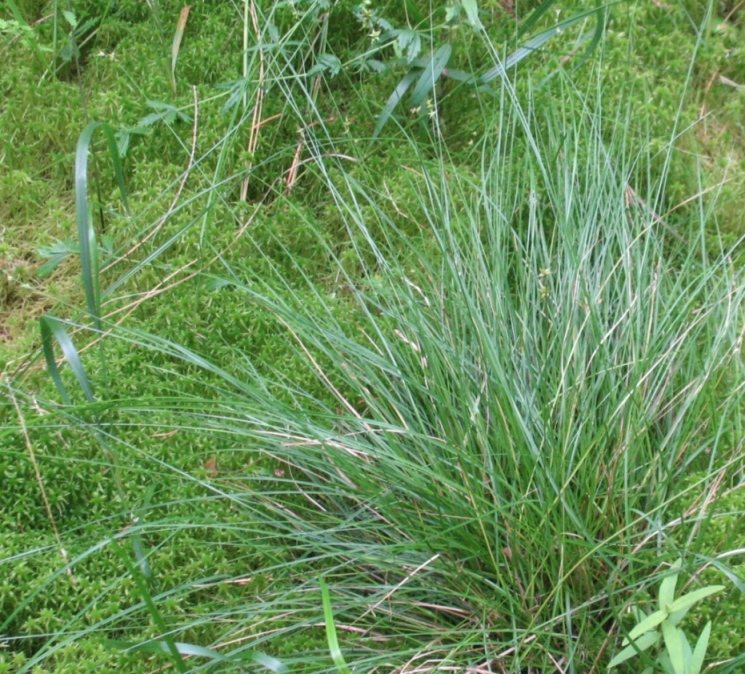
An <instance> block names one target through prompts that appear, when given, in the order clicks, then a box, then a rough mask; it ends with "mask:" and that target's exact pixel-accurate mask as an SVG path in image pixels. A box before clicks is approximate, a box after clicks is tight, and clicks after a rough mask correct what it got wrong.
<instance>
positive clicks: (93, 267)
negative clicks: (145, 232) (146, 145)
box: [75, 122, 129, 329]
mask: <svg viewBox="0 0 745 674" xmlns="http://www.w3.org/2000/svg"><path fill="white" fill-rule="evenodd" d="M98 128H100V129H101V130H102V131H103V133H104V134H105V135H106V139H107V140H108V144H109V154H110V155H111V160H112V163H113V165H114V176H115V178H116V182H117V185H118V187H119V192H120V194H121V197H122V203H123V204H124V208H125V211H128V210H129V205H128V203H127V190H126V188H125V186H124V173H123V172H122V163H121V159H120V157H119V149H118V145H117V141H116V136H115V134H114V130H113V129H112V128H111V127H110V126H109V125H108V124H103V123H101V122H91V123H90V124H88V126H86V127H85V129H83V132H82V133H81V134H80V138H79V139H78V145H77V149H76V152H75V210H76V217H77V224H78V239H79V242H80V264H81V267H82V276H83V289H84V291H85V299H86V304H87V308H88V313H89V314H90V315H91V317H92V318H93V321H94V323H95V326H96V328H97V329H100V328H101V311H100V306H101V295H100V287H99V279H98V270H99V267H98V247H97V245H96V233H95V229H94V227H93V219H92V216H91V211H90V205H89V203H88V152H89V150H90V145H91V141H92V139H93V134H94V132H95V131H96V129H98Z"/></svg>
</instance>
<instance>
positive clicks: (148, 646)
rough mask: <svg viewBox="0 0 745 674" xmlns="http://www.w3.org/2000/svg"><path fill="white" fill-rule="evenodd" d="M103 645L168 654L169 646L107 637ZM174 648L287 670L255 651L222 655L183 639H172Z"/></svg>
mask: <svg viewBox="0 0 745 674" xmlns="http://www.w3.org/2000/svg"><path fill="white" fill-rule="evenodd" d="M104 643H105V645H107V646H110V647H112V648H119V649H121V650H128V651H134V652H139V653H166V654H170V647H169V645H168V643H166V642H165V641H145V642H143V643H140V644H134V643H129V642H127V641H116V640H113V639H109V640H107V641H105V642H104ZM173 644H174V646H175V647H176V650H177V651H178V652H179V653H180V654H181V655H187V656H191V657H199V658H206V659H207V660H212V661H213V662H215V663H225V664H231V665H233V664H241V663H244V662H253V663H254V664H257V665H260V666H262V667H263V668H264V669H267V670H269V671H270V672H276V674H281V673H283V672H288V671H289V670H288V669H287V667H286V666H285V665H284V663H282V662H281V661H279V660H277V659H276V658H273V657H271V656H269V655H266V654H264V653H259V652H257V651H243V652H240V653H236V654H234V655H229V656H228V655H223V654H222V653H220V652H219V651H216V650H214V649H213V648H205V647H204V646H198V645H196V644H189V643H185V642H183V641H174V642H173Z"/></svg>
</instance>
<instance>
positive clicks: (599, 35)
mask: <svg viewBox="0 0 745 674" xmlns="http://www.w3.org/2000/svg"><path fill="white" fill-rule="evenodd" d="M595 4H597V6H598V20H597V23H596V24H595V32H594V33H593V35H592V40H590V44H589V45H587V49H585V52H584V54H582V56H581V57H580V59H579V61H577V63H575V64H574V70H578V69H579V68H581V67H582V65H583V64H584V63H585V61H587V59H589V58H590V56H591V55H592V53H593V52H594V51H595V50H596V49H597V47H598V45H599V44H600V41H601V40H602V39H603V35H604V34H605V25H606V21H607V18H608V9H607V7H605V6H603V5H601V4H600V0H597V2H596V3H595Z"/></svg>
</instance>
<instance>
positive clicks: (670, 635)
mask: <svg viewBox="0 0 745 674" xmlns="http://www.w3.org/2000/svg"><path fill="white" fill-rule="evenodd" d="M662 636H663V637H664V638H665V648H666V649H667V654H668V655H669V656H670V663H671V664H672V666H673V671H674V672H675V674H686V671H685V669H686V665H685V655H684V653H683V643H682V641H681V638H680V636H681V632H680V630H679V629H678V628H677V627H675V625H673V624H672V623H671V622H670V621H669V620H665V621H664V622H663V623H662Z"/></svg>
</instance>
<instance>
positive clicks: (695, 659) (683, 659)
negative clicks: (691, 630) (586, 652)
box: [608, 559, 724, 674]
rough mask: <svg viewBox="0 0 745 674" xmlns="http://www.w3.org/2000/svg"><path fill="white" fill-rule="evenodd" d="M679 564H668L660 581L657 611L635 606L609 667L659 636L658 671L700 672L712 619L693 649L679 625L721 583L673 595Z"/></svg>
mask: <svg viewBox="0 0 745 674" xmlns="http://www.w3.org/2000/svg"><path fill="white" fill-rule="evenodd" d="M681 566H682V560H681V559H678V560H677V561H675V562H674V563H673V564H672V566H671V571H672V573H670V574H669V575H667V576H665V578H664V579H663V580H662V582H661V583H660V588H659V592H658V594H657V610H656V611H654V612H653V613H651V614H650V615H646V614H645V613H644V612H643V611H642V610H641V609H639V608H638V607H637V608H636V609H635V615H636V617H637V621H638V622H637V624H636V626H635V627H634V628H633V629H632V630H631V631H630V632H629V635H628V637H626V638H625V639H624V640H623V642H622V644H621V645H622V646H623V649H622V650H621V651H620V652H619V653H618V654H617V655H616V656H615V657H614V658H613V659H612V660H611V661H610V663H609V664H608V669H609V670H610V669H612V668H613V667H617V666H618V665H620V664H621V663H623V662H626V661H627V660H629V659H631V658H633V657H634V656H635V655H638V654H640V653H641V652H642V651H646V650H648V649H650V648H651V647H652V646H655V645H657V644H658V643H660V640H662V643H663V644H664V649H663V650H662V651H661V652H660V653H659V654H658V656H657V661H656V662H657V665H658V666H659V669H660V670H661V671H663V672H665V674H700V672H701V667H702V666H703V662H704V658H705V657H706V649H707V647H708V645H709V636H710V635H711V622H709V623H707V624H706V626H705V627H704V629H703V631H702V632H701V635H700V636H699V638H698V641H697V642H696V646H695V648H693V649H691V646H690V644H689V642H688V638H687V637H686V635H685V632H683V630H682V629H680V628H679V627H678V625H679V624H680V622H681V621H682V620H683V618H684V617H685V615H686V613H687V612H688V611H689V610H690V608H691V607H692V606H693V605H694V604H696V603H697V602H699V601H701V600H702V599H705V598H706V597H710V596H711V595H713V594H716V593H717V592H721V591H722V590H723V589H724V586H723V585H708V586H707V587H702V588H700V589H698V590H694V591H693V592H689V593H687V594H684V595H683V596H681V597H678V598H677V599H676V598H675V586H676V584H677V582H678V575H679V574H680V569H681ZM654 671H655V669H654V668H653V667H647V668H646V669H645V670H644V671H643V673H642V674H652V673H653V672H654Z"/></svg>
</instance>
